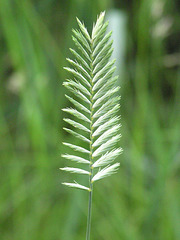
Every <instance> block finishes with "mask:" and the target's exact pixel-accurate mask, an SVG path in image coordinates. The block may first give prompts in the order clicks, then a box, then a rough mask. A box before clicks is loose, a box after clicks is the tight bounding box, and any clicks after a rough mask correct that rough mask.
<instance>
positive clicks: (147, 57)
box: [0, 0, 180, 240]
mask: <svg viewBox="0 0 180 240" xmlns="http://www.w3.org/2000/svg"><path fill="white" fill-rule="evenodd" d="M90 2H91V3H90ZM102 2H103V3H102ZM156 2H158V4H159V6H157V3H156ZM113 5H114V6H117V7H121V2H120V1H117V2H116V1H100V0H99V1H88V3H87V1H66V3H64V2H63V3H62V2H61V1H43V4H42V2H41V1H36V2H35V1H30V0H27V1H18V0H15V1H10V0H2V1H0V17H1V21H0V25H1V28H0V29H1V30H0V46H1V47H0V53H1V54H0V65H1V67H0V81H1V87H0V126H1V128H0V135H1V140H0V141H1V144H0V155H1V157H0V158H1V160H0V168H1V173H0V182H1V190H0V232H1V239H2V240H10V239H13V240H16V239H17V240H21V239H22V240H24V239H27V240H30V239H34V240H36V239H38V240H39V239H43V240H44V239H45V240H46V239H47V240H49V239H58V240H59V239H60V240H61V239H62V240H66V239H67V240H69V239H74V240H76V239H78V240H79V239H84V234H85V232H84V229H85V225H86V223H85V222H84V221H83V220H82V219H84V218H85V215H86V200H87V199H86V197H85V196H84V194H81V193H80V194H79V192H78V193H77V192H75V191H74V193H73V196H72V195H71V194H72V193H68V192H67V191H65V190H64V188H63V187H62V186H61V184H60V178H59V171H58V167H59V165H60V163H62V165H63V161H64V160H63V159H61V157H60V155H61V153H62V152H64V149H61V148H60V147H59V146H60V142H61V140H62V138H63V139H64V138H67V139H68V140H70V141H71V137H70V136H69V135H64V133H63V132H62V131H61V128H62V126H61V125H62V118H63V117H64V115H63V116H62V115H61V111H60V109H61V108H63V107H65V106H67V104H68V103H67V100H66V99H65V98H64V97H62V96H64V90H63V88H62V86H61V83H62V81H63V80H64V78H65V77H64V71H63V70H62V66H64V65H65V63H64V59H65V56H67V55H68V54H67V53H66V52H65V49H68V46H70V45H71V44H70V41H71V39H70V35H71V34H70V32H71V27H70V26H73V25H75V24H76V23H75V21H74V19H75V16H79V17H80V18H81V19H85V22H86V25H87V26H90V24H91V21H92V19H93V18H95V16H96V15H97V13H98V12H100V11H101V10H104V9H107V11H108V7H110V6H113ZM123 7H124V11H125V13H126V14H127V18H128V25H127V31H128V35H127V41H126V46H127V47H126V59H123V61H124V63H125V66H126V69H125V71H124V72H125V74H124V76H123V80H122V84H121V85H122V89H121V93H122V99H123V101H122V103H121V104H122V107H121V114H122V116H123V118H122V126H123V127H122V130H121V131H122V135H123V138H122V145H123V146H122V147H123V148H124V154H123V155H122V156H121V171H120V172H119V173H118V174H117V175H116V176H115V177H114V178H113V180H112V181H113V182H111V183H110V184H109V183H108V181H106V180H104V182H101V183H100V185H101V187H100V185H99V184H97V185H96V188H95V190H94V191H95V193H94V203H95V204H94V209H93V212H94V215H93V224H92V228H93V234H92V239H112V238H113V239H114V240H119V239H124V240H126V239H127V240H128V239H131V240H132V239H134V240H141V239H142V240H143V239H147V240H154V239H157V240H178V239H180V231H179V222H180V216H179V208H180V206H179V202H180V197H179V196H180V194H179V189H180V186H179V181H178V178H179V166H180V162H179V144H180V135H179V132H180V124H179V122H180V113H179V101H180V94H179V92H180V84H179V83H180V75H179V61H178V60H177V52H178V48H179V45H178V43H177V41H176V39H178V27H179V21H178V20H179V15H178V1H173V3H172V2H168V1H162V2H161V1H147V0H144V1H141V2H137V1H132V2H131V4H130V5H128V6H125V4H124V6H123ZM158 9H159V10H158ZM171 20H172V21H171ZM163 24H164V25H163ZM158 26H159V27H158ZM168 26H169V27H168ZM162 27H164V29H166V31H164V33H163V32H162ZM121 47H124V46H121ZM171 59H174V60H173V61H172V60H171ZM125 99H126V100H125ZM64 178H65V175H63V176H62V179H64ZM103 184H104V186H103V187H102V185H103ZM112 185H113V186H114V187H113V189H112ZM104 189H105V190H104ZM70 195H71V196H70ZM106 195H111V200H110V201H109V199H108V200H107V199H106V198H105V196H106ZM102 199H103V201H105V204H104V205H102V204H101V201H102ZM102 216H103V217H102ZM64 219H65V221H64Z"/></svg>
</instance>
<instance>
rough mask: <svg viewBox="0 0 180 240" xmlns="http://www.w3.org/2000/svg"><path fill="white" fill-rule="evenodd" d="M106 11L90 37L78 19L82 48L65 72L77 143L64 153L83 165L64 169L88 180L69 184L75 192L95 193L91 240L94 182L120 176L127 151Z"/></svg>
mask: <svg viewBox="0 0 180 240" xmlns="http://www.w3.org/2000/svg"><path fill="white" fill-rule="evenodd" d="M104 17H105V12H102V13H100V15H99V16H98V18H97V21H96V23H94V24H93V29H92V33H91V34H89V33H88V31H87V29H86V27H85V25H84V23H82V22H81V21H80V20H79V19H78V18H77V23H78V26H79V29H77V30H74V29H73V36H72V39H73V41H74V43H75V46H76V50H74V49H71V48H70V51H71V53H72V55H73V58H74V59H70V58H67V61H68V64H69V65H70V66H68V67H65V68H64V69H65V70H66V71H67V72H68V74H69V77H70V79H67V80H66V81H65V82H64V83H63V85H64V86H65V87H66V88H67V90H69V92H70V94H71V95H70V96H69V95H65V96H66V98H67V99H68V100H69V105H70V107H68V108H64V109H63V111H64V112H66V114H69V115H70V116H71V118H64V121H65V122H66V124H67V125H68V126H66V127H64V128H63V129H64V130H65V131H66V132H67V133H68V134H70V135H72V137H75V138H74V139H73V141H72V143H63V144H64V145H66V146H67V147H68V148H69V149H70V150H69V151H70V153H71V154H63V155H62V157H64V158H65V159H66V160H67V161H68V160H70V161H72V162H74V164H77V165H78V164H79V165H78V167H63V168H60V169H61V170H63V171H66V172H69V173H75V174H79V175H87V176H83V178H84V182H85V181H86V182H87V183H86V184H85V185H89V186H88V187H87V186H85V185H84V184H79V183H77V182H76V181H74V183H63V184H64V185H66V186H68V187H71V188H78V189H82V190H86V191H88V192H89V207H88V218H87V231H86V240H90V227H91V208H92V193H93V185H94V182H96V181H98V180H100V179H103V178H105V177H108V176H111V175H112V174H114V173H116V172H117V170H118V168H119V166H120V163H118V162H117V163H115V162H114V161H115V159H116V158H117V157H118V156H119V155H120V154H121V153H122V149H121V148H120V147H119V146H118V143H119V140H120V138H121V134H120V127H121V125H120V123H119V120H120V116H118V114H117V113H118V111H119V108H120V104H119V100H120V97H119V96H118V92H119V86H117V78H118V77H117V76H113V74H114V72H115V69H116V67H115V66H114V64H115V60H110V57H111V55H112V52H113V48H112V44H113V41H112V40H111V35H112V32H109V33H107V34H106V30H107V26H108V22H105V23H104Z"/></svg>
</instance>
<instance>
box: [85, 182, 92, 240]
mask: <svg viewBox="0 0 180 240" xmlns="http://www.w3.org/2000/svg"><path fill="white" fill-rule="evenodd" d="M90 185H92V184H90ZM91 187H92V186H91ZM91 212H92V188H91V191H90V192H89V206H88V217H87V231H86V240H90V233H91Z"/></svg>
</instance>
